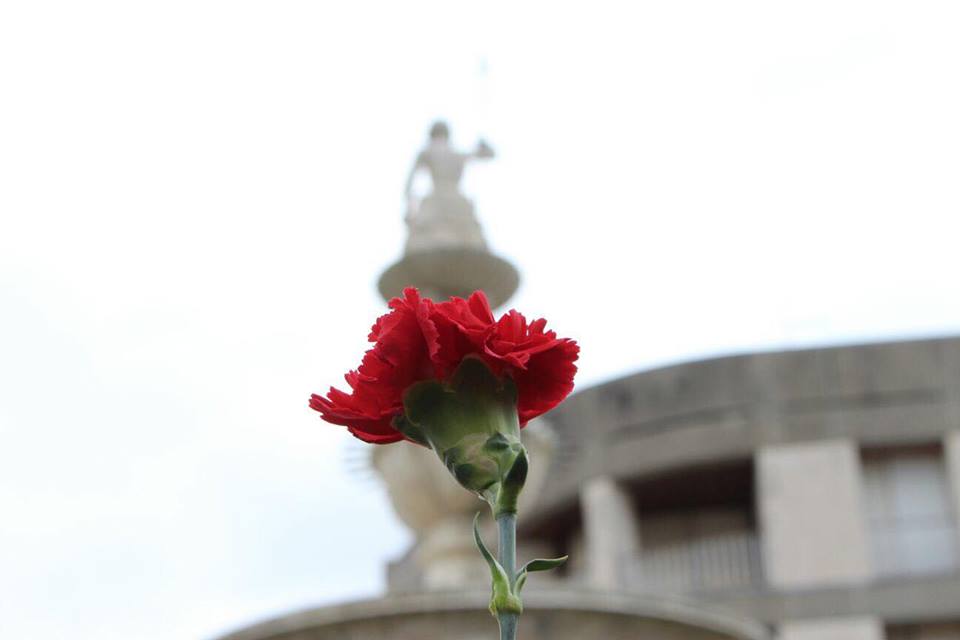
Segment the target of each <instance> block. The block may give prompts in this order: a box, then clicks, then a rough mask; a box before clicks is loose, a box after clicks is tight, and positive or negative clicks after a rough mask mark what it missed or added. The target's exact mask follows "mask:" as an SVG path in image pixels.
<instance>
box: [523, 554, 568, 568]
mask: <svg viewBox="0 0 960 640" xmlns="http://www.w3.org/2000/svg"><path fill="white" fill-rule="evenodd" d="M569 557H570V556H563V557H562V558H537V559H535V560H531V561H530V562H528V563H527V564H525V565H523V569H521V571H550V569H556V568H557V567H559V566H560V565H562V564H563V563H564V562H566V561H567V558H569Z"/></svg>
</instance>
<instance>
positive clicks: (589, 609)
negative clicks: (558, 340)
mask: <svg viewBox="0 0 960 640" xmlns="http://www.w3.org/2000/svg"><path fill="white" fill-rule="evenodd" d="M437 131H440V133H439V134H437ZM492 155H493V151H492V149H490V148H489V147H488V146H487V145H486V143H485V142H483V141H481V142H480V143H479V145H478V147H477V151H475V152H471V153H458V152H456V151H455V150H453V149H451V148H450V147H449V144H448V132H447V130H446V127H445V125H443V124H442V123H438V124H436V125H434V127H433V129H432V130H431V139H430V142H429V143H428V145H427V147H426V148H425V150H424V151H423V152H422V153H421V154H420V156H418V159H417V161H416V164H415V166H414V172H415V171H417V170H419V169H423V170H425V171H429V172H430V173H431V175H432V178H433V185H434V189H433V191H431V192H430V193H429V194H427V195H426V196H425V197H422V198H419V199H418V198H411V204H410V209H411V210H410V211H409V212H408V216H407V224H408V228H409V238H408V241H407V244H406V250H405V252H404V255H403V257H402V258H401V259H400V260H399V261H398V262H397V263H396V264H394V265H393V266H391V267H390V268H389V269H388V270H387V271H386V272H385V273H384V275H383V276H382V277H381V279H380V291H381V293H382V294H383V296H384V298H385V299H389V298H390V297H393V296H394V295H397V294H399V293H400V291H401V289H402V288H403V287H404V286H408V285H416V286H418V287H419V288H420V289H421V290H422V291H423V292H425V293H427V294H429V295H431V296H433V297H438V298H444V297H447V296H450V295H460V296H466V295H468V294H469V293H470V292H471V291H472V290H474V289H476V288H482V289H485V290H488V291H490V292H491V298H492V300H493V301H494V302H495V303H497V304H501V303H503V302H505V301H506V300H508V299H509V298H510V296H511V295H512V294H513V292H514V291H515V290H516V288H517V285H518V276H517V273H516V271H515V270H514V269H513V267H512V266H510V265H509V263H507V262H506V261H504V260H502V259H501V258H498V257H496V256H495V255H494V254H492V253H491V252H490V251H489V249H488V247H487V244H486V242H485V240H484V238H483V234H482V232H481V230H480V227H479V224H478V223H477V221H476V218H475V214H474V210H473V205H472V203H471V202H470V201H469V200H468V199H466V198H465V197H463V196H462V195H461V194H460V191H459V187H458V183H459V180H460V176H461V174H462V172H463V169H464V166H465V164H466V163H467V162H468V161H470V160H472V159H475V158H478V157H491V156H492ZM412 175H413V172H412V173H411V176H412ZM410 182H411V181H408V185H409V184H410ZM408 191H409V186H408ZM409 195H410V194H409V193H408V196H409ZM524 434H525V438H526V441H527V446H528V448H529V449H530V451H531V458H532V460H533V473H532V475H531V479H530V482H529V484H528V487H527V490H526V492H525V495H524V498H525V501H526V502H525V504H522V505H521V514H522V517H521V531H520V542H519V553H520V557H521V558H529V557H533V556H537V557H553V556H557V555H563V554H569V555H570V561H569V564H568V565H567V566H565V567H564V568H563V569H562V570H561V571H559V572H558V573H557V574H556V575H547V576H546V577H542V575H543V574H541V575H537V576H536V577H535V578H534V579H533V580H531V585H530V587H529V591H528V595H525V601H526V604H527V611H526V613H525V616H524V620H523V627H522V634H523V636H524V637H525V638H528V639H529V640H538V639H541V638H542V639H544V640H546V639H547V638H550V639H566V638H570V639H573V638H584V637H588V636H589V635H595V636H597V637H603V638H617V639H619V638H623V639H624V640H626V639H627V638H638V637H642V638H649V639H651V640H655V639H661V638H663V639H666V638H677V639H679V638H691V639H692V638H704V639H706V638H742V639H747V638H750V639H757V640H759V639H761V638H768V637H777V638H780V639H782V640H884V639H887V640H906V639H912V640H920V639H923V640H956V639H960V572H958V568H960V562H958V559H960V553H958V549H960V527H958V524H957V515H956V514H957V513H958V512H960V339H955V338H943V339H929V340H914V341H903V342H886V343H877V344H862V345H852V346H839V347H829V348H814V349H804V350H791V351H781V352H763V353H748V354H742V355H736V356H730V357H723V358H714V359H709V360H701V361H694V362H686V363H680V364H676V365H673V366H667V367H664V368H659V369H655V370H651V371H645V372H641V373H637V374H633V375H628V376H625V377H622V378H618V379H615V380H611V381H608V382H606V383H603V384H599V385H596V386H593V387H590V388H587V389H583V390H580V391H578V392H577V393H575V394H574V395H573V396H572V397H570V398H569V399H568V400H567V401H566V402H564V403H563V404H562V405H561V406H560V407H559V408H557V409H556V410H554V411H553V412H551V413H550V414H549V415H548V416H547V417H546V418H545V419H540V420H537V421H534V422H533V423H531V425H530V426H529V427H528V428H527V429H526V430H525V431H524ZM371 451H372V462H373V466H374V467H375V468H376V470H377V471H378V472H379V474H380V475H381V477H382V478H383V480H384V482H385V484H386V488H387V491H388V493H389V495H390V498H391V500H392V502H393V506H394V509H395V511H396V513H397V514H398V515H399V517H400V518H401V519H402V520H403V521H404V523H406V524H407V525H408V526H409V527H410V528H411V530H413V531H414V532H415V536H416V537H415V541H414V543H413V545H412V546H411V547H410V549H409V550H408V551H407V553H406V554H405V555H403V556H402V557H401V558H398V559H396V560H395V561H393V562H392V563H391V564H390V565H389V567H388V568H387V572H388V593H387V595H386V596H385V597H384V598H382V599H377V600H372V601H364V602H358V603H354V604H348V605H342V606H334V607H325V608H320V609H316V610H308V611H303V612H298V613H295V614H292V615H288V616H283V617H280V618H278V619H275V620H271V621H267V622H265V623H261V624H258V625H255V626H253V627H251V628H248V629H244V630H241V631H239V632H236V633H233V634H231V635H229V636H226V637H225V638H224V640H265V639H267V638H276V639H278V640H280V639H283V640H294V639H297V640H308V639H309V640H321V639H326V638H367V639H378V640H379V639H383V640H387V639H401V638H445V637H456V638H469V639H473V638H478V639H479V638H484V637H489V636H490V634H491V633H492V632H493V623H492V621H491V620H489V618H488V616H487V614H486V611H485V610H484V606H485V602H486V594H485V591H484V585H485V584H486V581H487V579H488V578H487V570H486V567H485V566H484V565H483V563H482V561H481V560H480V559H479V556H478V554H477V552H476V550H475V548H474V545H473V541H472V539H471V536H470V521H471V519H472V517H473V514H474V513H475V512H476V511H478V510H480V508H481V505H480V504H479V503H478V502H477V499H476V498H475V497H474V496H473V495H472V494H469V493H468V492H466V491H465V490H463V489H461V488H460V487H459V486H457V485H456V484H455V483H454V482H453V481H452V480H451V479H450V478H449V477H448V475H447V473H446V471H445V470H444V469H443V468H442V466H441V465H439V464H437V461H436V460H435V456H434V454H433V452H431V451H428V450H426V449H424V448H421V447H418V446H416V445H412V444H408V443H399V444H397V445H393V446H382V447H372V448H371ZM487 533H488V535H491V536H492V535H494V534H493V532H492V529H491V528H489V527H488V531H487Z"/></svg>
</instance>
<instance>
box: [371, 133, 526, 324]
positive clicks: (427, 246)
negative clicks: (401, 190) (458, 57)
mask: <svg viewBox="0 0 960 640" xmlns="http://www.w3.org/2000/svg"><path fill="white" fill-rule="evenodd" d="M493 156H494V152H493V149H492V148H491V147H490V146H489V145H487V143H486V142H484V141H483V140H481V141H479V142H478V143H477V146H476V148H475V149H474V150H473V151H471V152H466V153H465V152H460V151H457V150H455V149H454V148H453V147H452V146H451V144H450V128H449V127H448V126H447V124H446V123H445V122H442V121H438V122H435V123H434V124H433V126H432V127H430V135H429V138H428V141H427V145H426V147H424V149H423V150H422V151H420V153H419V154H418V155H417V158H416V161H415V162H414V164H413V167H411V169H410V174H409V176H408V178H407V186H406V190H405V195H406V198H407V214H406V223H407V231H408V235H407V242H406V245H405V247H404V253H403V257H402V258H401V259H400V260H399V261H398V262H397V263H395V264H394V265H393V266H391V267H390V268H389V269H387V270H386V272H384V274H383V275H382V276H381V277H380V283H379V289H380V294H381V295H382V296H383V297H384V299H386V300H389V299H390V298H393V297H395V296H398V295H400V293H401V292H402V291H403V288H404V287H408V286H414V287H417V288H418V289H420V291H421V292H422V293H423V294H424V295H426V296H428V297H431V298H448V297H450V296H460V297H466V296H468V295H469V294H470V293H472V292H473V291H475V290H477V289H482V290H483V291H484V292H485V293H486V294H487V297H488V298H489V299H490V304H491V305H492V306H493V307H499V306H501V305H502V304H504V303H505V302H506V301H507V300H508V299H510V296H512V295H513V294H514V292H515V291H516V290H517V286H518V285H519V283H520V278H519V276H518V274H517V270H516V269H514V268H513V266H512V265H511V264H510V263H508V262H507V261H506V260H503V259H502V258H499V257H497V256H495V255H494V254H493V253H491V252H490V251H489V249H488V248H487V243H486V241H485V240H484V237H483V232H482V230H481V228H480V224H479V223H478V222H477V217H476V213H475V211H474V206H473V202H471V201H470V200H469V199H468V198H467V197H466V196H464V195H463V193H462V192H461V190H460V179H461V177H462V176H463V171H464V168H465V167H466V166H467V164H468V163H469V162H472V161H477V160H487V159H490V158H492V157H493ZM419 172H426V173H428V174H429V175H430V180H431V183H432V189H431V191H430V192H429V193H428V194H427V195H426V196H424V197H423V198H418V197H417V196H416V195H415V194H414V193H413V185H414V180H415V178H416V176H417V174H418V173H419Z"/></svg>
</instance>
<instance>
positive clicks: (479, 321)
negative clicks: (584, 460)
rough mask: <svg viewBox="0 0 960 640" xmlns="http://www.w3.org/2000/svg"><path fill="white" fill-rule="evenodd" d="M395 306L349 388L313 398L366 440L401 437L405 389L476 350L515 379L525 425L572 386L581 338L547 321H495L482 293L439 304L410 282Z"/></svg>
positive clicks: (378, 326) (516, 316) (440, 375)
mask: <svg viewBox="0 0 960 640" xmlns="http://www.w3.org/2000/svg"><path fill="white" fill-rule="evenodd" d="M389 306H390V312H389V313H386V314H384V315H383V316H381V317H380V318H378V319H377V321H376V322H375V323H374V325H373V327H372V328H371V329H370V334H369V336H368V339H369V340H370V341H371V342H373V343H374V346H373V348H372V349H370V350H369V351H367V352H366V354H364V356H363V361H362V362H361V364H360V366H359V367H358V368H357V370H356V371H351V372H349V373H347V374H346V376H345V380H346V382H347V384H348V385H349V386H350V389H351V392H350V393H345V392H343V391H340V390H338V389H335V388H331V389H330V391H329V392H328V393H327V396H326V397H323V396H318V395H314V396H312V397H311V399H310V407H311V408H312V409H315V410H316V411H319V412H320V415H321V417H322V418H323V419H324V420H326V421H327V422H330V423H333V424H337V425H343V426H346V427H347V428H348V429H349V430H350V432H351V433H353V434H354V435H355V436H356V437H358V438H360V439H361V440H364V441H366V442H373V443H378V444H384V443H388V442H397V441H398V440H402V439H403V436H402V435H401V434H400V433H399V432H398V431H397V430H396V429H394V427H393V424H392V421H393V418H394V417H396V416H397V415H398V414H400V413H401V412H402V411H403V393H404V392H405V391H406V390H407V388H408V387H410V385H412V384H414V383H415V382H419V381H420V380H426V379H440V380H443V379H445V378H446V377H448V376H449V375H450V374H452V373H453V371H454V370H455V369H456V368H457V366H458V365H459V364H460V362H461V361H462V360H463V359H464V357H466V356H468V355H471V354H476V355H480V356H481V357H482V358H483V359H484V361H485V362H486V363H487V365H488V366H490V367H491V369H492V370H493V371H494V373H496V374H497V375H509V376H511V377H512V378H513V380H514V382H515V383H516V385H517V392H518V399H517V411H518V414H519V417H520V424H521V426H522V425H524V424H526V422H527V421H528V420H530V419H531V418H534V417H536V416H538V415H541V414H542V413H544V412H546V411H549V410H550V409H552V408H553V407H555V406H556V405H557V404H559V403H560V401H561V400H563V399H564V398H565V397H566V396H567V395H568V394H569V393H570V391H571V390H572V389H573V377H574V375H575V374H576V371H577V367H576V365H574V364H573V363H574V362H575V361H576V359H577V356H578V352H579V347H577V344H576V343H575V342H573V341H572V340H568V339H566V338H563V339H558V338H557V337H556V334H555V333H554V332H553V331H545V328H546V321H545V320H543V319H538V320H534V321H533V322H531V323H529V324H528V323H527V321H526V318H524V317H523V315H522V314H520V313H518V312H517V311H514V310H511V311H510V312H508V313H507V314H505V315H504V316H502V317H501V318H500V320H499V321H495V320H494V317H493V313H492V312H491V310H490V304H489V303H488V302H487V297H486V296H485V295H484V294H483V292H482V291H476V292H474V293H473V294H472V295H471V296H470V297H469V298H467V299H466V300H464V299H462V298H451V299H450V300H448V301H445V302H433V301H432V300H429V299H426V298H421V297H420V295H419V293H418V292H417V290H416V289H412V288H409V289H406V290H404V292H403V297H399V298H394V299H393V300H391V301H390V305H389Z"/></svg>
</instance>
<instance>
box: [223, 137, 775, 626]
mask: <svg viewBox="0 0 960 640" xmlns="http://www.w3.org/2000/svg"><path fill="white" fill-rule="evenodd" d="M449 138H450V135H449V128H448V127H447V125H446V124H444V123H442V122H437V123H435V124H434V125H433V126H432V127H431V129H430V137H429V141H428V143H427V146H426V148H424V149H423V150H422V151H421V152H420V153H419V154H418V155H417V158H416V161H415V162H414V165H413V167H412V168H411V170H410V175H409V177H408V180H407V188H406V195H407V200H408V209H407V217H406V222H407V226H408V237H407V241H406V245H405V247H404V254H403V257H402V258H401V259H400V260H399V261H398V262H396V263H395V264H393V265H392V266H391V267H389V268H388V269H387V271H386V272H385V273H384V274H383V276H382V277H381V278H380V282H379V289H380V293H381V294H382V295H383V297H384V299H385V300H389V299H390V298H392V297H394V296H395V295H398V294H400V293H401V291H402V290H403V289H404V287H408V286H415V287H417V288H419V289H420V291H421V292H422V293H424V294H425V295H427V296H429V297H433V298H445V297H449V296H451V295H457V296H462V297H465V296H467V295H469V294H470V293H471V292H472V291H474V290H476V289H482V290H483V291H484V292H486V294H487V296H488V298H489V299H490V302H491V305H492V306H494V307H496V306H500V305H502V304H504V303H505V302H506V301H507V300H508V299H509V298H510V296H512V295H513V293H514V292H515V291H516V289H517V285H518V283H519V277H518V275H517V271H516V269H514V268H513V267H512V266H511V265H510V264H509V263H508V262H506V261H505V260H503V259H501V258H498V257H497V256H495V255H494V254H493V253H491V252H490V251H489V250H488V248H487V243H486V241H485V239H484V237H483V232H482V229H481V227H480V224H479V222H478V221H477V217H476V214H475V211H474V206H473V203H472V202H471V201H470V200H468V199H467V198H466V197H465V196H464V195H463V194H462V193H461V191H460V179H461V177H462V175H463V171H464V168H465V167H466V166H467V164H468V163H470V162H473V161H477V160H486V159H489V158H492V157H493V155H494V153H493V150H492V149H491V148H490V147H489V146H488V145H487V144H486V143H485V142H483V141H480V142H479V143H478V144H477V146H476V148H475V149H474V150H473V151H472V152H468V153H464V152H458V151H456V150H454V149H453V148H452V147H451V145H450V141H449ZM421 171H424V172H427V173H429V175H430V178H431V182H432V189H431V191H430V192H429V193H428V194H426V195H425V196H424V197H422V198H418V197H416V196H415V195H414V193H413V188H412V187H413V184H414V181H415V177H416V175H417V174H418V173H419V172H421ZM534 422H536V423H538V424H533V423H534ZM582 426H583V427H584V429H585V430H590V429H591V428H592V421H591V420H587V421H586V422H585V424H583V425H582ZM550 434H551V428H550V426H549V421H548V420H544V419H543V418H536V419H535V420H534V421H531V425H530V426H529V428H525V429H524V430H523V432H522V437H523V440H524V444H525V446H526V448H527V450H528V451H529V454H530V460H531V466H530V475H529V476H528V478H527V486H526V488H525V490H524V492H523V494H522V496H521V511H522V512H524V513H527V512H537V511H538V506H537V503H538V502H539V500H538V498H539V497H542V496H550V495H551V494H552V495H553V501H557V498H556V490H555V489H551V487H549V486H548V483H547V479H548V478H549V477H550V476H551V475H553V476H556V475H557V473H558V470H559V473H560V474H561V475H567V474H568V472H569V465H570V460H571V459H572V458H571V457H572V456H576V455H578V454H579V453H581V451H580V450H577V451H575V450H572V449H569V450H568V449H565V448H564V447H565V445H564V447H562V446H560V445H558V444H556V443H555V441H554V438H553V436H551V435H550ZM578 449H579V448H578ZM554 458H556V459H557V462H558V463H562V464H555V465H551V461H552V459H554ZM371 463H372V466H373V467H374V468H375V469H376V470H377V472H378V473H379V474H380V476H381V477H382V478H383V480H384V484H385V487H386V490H387V493H388V495H389V497H390V499H391V502H392V503H393V507H394V511H395V512H396V514H397V516H398V517H399V518H400V520H402V521H403V522H404V523H405V524H406V525H407V526H408V527H410V529H411V530H412V532H413V533H414V536H415V539H414V542H413V545H412V546H411V548H410V549H409V550H408V551H407V552H406V553H405V554H404V555H403V556H402V557H400V558H398V559H396V560H394V561H393V562H391V563H390V564H389V566H388V567H387V593H386V594H385V595H383V596H382V597H378V598H373V599H370V600H365V601H360V602H352V603H345V604H339V605H331V606H324V607H318V608H312V609H307V610H304V611H296V612H292V613H289V614H286V615H282V616H279V617H276V618H274V619H271V620H266V621H264V622H261V623H259V624H255V625H252V626H248V627H246V628H243V629H239V630H237V631H235V632H233V633H231V634H228V635H226V636H223V637H222V638H221V640H342V639H345V638H346V639H355V640H360V639H362V640H408V639H413V638H416V639H417V640H439V639H440V638H457V639H458V640H487V639H489V638H492V637H494V635H495V634H496V631H495V628H494V625H493V623H492V621H491V619H490V613H489V612H488V611H487V608H486V607H487V604H488V602H489V597H490V586H489V581H490V577H489V572H488V569H487V567H486V566H485V564H484V563H483V561H482V559H481V558H480V556H479V554H478V553H477V549H476V547H475V545H474V541H473V539H472V535H471V520H472V518H473V515H474V514H475V513H477V512H478V511H481V510H484V511H485V509H483V505H482V503H481V502H480V500H479V499H478V498H477V497H476V496H475V495H474V494H472V493H470V492H468V491H467V490H466V489H463V488H462V487H460V486H459V485H458V484H457V483H456V482H455V481H454V480H453V478H452V477H451V476H450V474H448V473H447V472H446V471H445V470H444V469H443V468H442V467H441V466H440V465H438V464H437V461H436V456H435V454H434V453H433V452H432V451H430V450H428V449H426V448H424V447H420V446H418V445H415V444H412V443H409V442H398V443H395V444H393V445H390V446H384V447H373V448H372V460H371ZM553 482H554V484H558V483H557V481H556V480H554V481H553ZM559 484H562V483H559ZM564 486H565V485H564ZM319 490H322V489H321V488H318V491H319ZM564 498H566V500H562V499H561V500H559V502H561V503H563V504H565V505H567V506H570V505H574V508H576V507H575V505H576V504H577V492H576V489H574V490H573V491H571V492H570V493H569V495H566V496H564ZM596 507H597V505H593V504H591V510H592V511H593V512H595V513H599V514H600V517H601V519H603V520H604V522H603V523H602V525H603V526H601V527H600V528H603V529H606V530H607V532H608V533H609V535H607V536H606V538H610V537H611V536H613V537H616V536H617V535H618V527H619V526H621V525H622V524H623V522H621V520H622V519H621V520H616V519H609V520H608V519H606V518H605V516H607V515H609V514H610V512H611V509H609V508H604V507H605V505H603V504H601V505H600V508H599V509H598V508H596ZM541 512H543V511H542V510H541ZM613 515H616V514H613ZM571 521H572V520H571V518H569V517H567V515H563V514H561V517H557V518H556V519H555V520H553V521H551V522H549V523H548V524H547V526H546V528H547V529H548V530H554V529H555V530H556V531H557V532H560V531H565V530H566V529H569V528H570V525H571ZM489 524H492V523H489ZM488 526H489V525H488ZM542 526H543V522H542V521H541V527H542ZM536 528H537V527H536V526H534V527H532V528H531V529H530V530H529V531H525V532H521V535H520V537H519V538H518V546H519V551H520V555H521V556H522V557H538V556H539V557H550V556H555V555H561V553H563V552H565V551H564V550H562V549H556V548H554V546H555V544H556V543H557V540H558V539H557V538H556V536H553V535H552V533H550V531H548V533H547V534H541V533H538V532H537V531H536V530H535V529H536ZM484 535H485V536H486V537H487V538H488V539H490V538H493V537H494V536H493V533H492V527H491V528H489V529H487V531H486V533H485V534H484ZM571 540H572V539H571ZM583 546H584V545H583V543H582V542H578V541H574V540H572V544H571V545H570V547H571V549H576V551H575V553H576V554H578V555H577V556H576V557H573V558H571V560H572V563H571V566H570V567H569V568H568V569H567V570H566V572H565V573H561V574H560V575H557V574H543V575H541V576H538V579H537V583H536V584H531V585H529V586H528V587H527V588H526V590H525V591H524V616H523V619H522V621H521V623H520V637H521V638H522V640H546V639H548V638H549V639H550V640H581V639H582V638H588V637H602V638H605V639H607V640H633V639H635V638H649V639H650V640H770V634H769V632H768V630H767V629H766V628H765V627H764V626H763V625H761V624H758V623H757V622H755V621H754V620H753V619H752V617H751V616H748V615H743V614H740V613H730V612H729V611H728V610H726V609H725V608H723V607H715V606H711V605H705V604H704V603H702V602H697V601H694V600H691V599H687V598H682V597H674V596H667V597H664V596H661V595H659V594H656V595H654V594H651V593H642V594H638V593H629V592H622V591H621V592H618V591H617V590H613V589H609V588H606V586H605V585H600V586H598V585H595V584H591V582H590V581H589V580H584V579H582V576H581V573H582V571H581V568H582V567H583V566H584V565H586V566H587V567H589V568H591V570H593V569H592V563H593V559H594V558H595V557H597V556H599V555H601V554H598V553H596V550H595V549H589V550H587V552H585V550H584V549H583ZM587 546H588V547H592V546H597V545H595V544H593V541H592V539H591V541H590V543H589V544H588V545H587ZM601 546H602V547H604V548H603V549H601V551H604V550H605V549H606V547H605V546H604V545H601ZM615 560H616V561H618V562H619V563H621V564H627V563H628V561H629V560H630V559H629V558H627V557H619V556H618V557H617V558H615Z"/></svg>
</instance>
